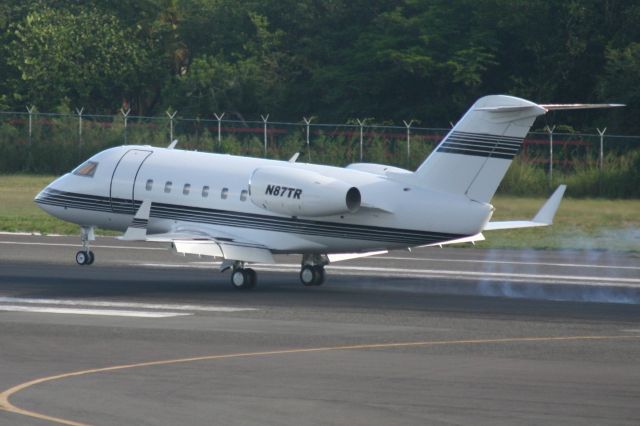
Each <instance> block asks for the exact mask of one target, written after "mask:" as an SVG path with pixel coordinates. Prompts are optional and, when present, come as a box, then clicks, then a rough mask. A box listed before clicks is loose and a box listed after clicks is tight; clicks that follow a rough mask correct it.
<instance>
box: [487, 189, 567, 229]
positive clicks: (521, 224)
mask: <svg viewBox="0 0 640 426" xmlns="http://www.w3.org/2000/svg"><path fill="white" fill-rule="evenodd" d="M566 189H567V185H560V186H559V187H558V189H556V190H555V192H554V193H553V194H552V195H551V197H549V199H548V200H547V201H546V202H545V203H544V205H543V206H542V207H541V208H540V210H538V213H536V215H535V216H534V217H533V219H531V220H508V221H499V222H489V223H487V224H486V225H485V227H484V231H495V230H497V229H516V228H534V227H537V226H549V225H551V224H553V218H554V216H555V215H556V212H557V211H558V208H559V207H560V202H561V201H562V196H563V195H564V191H565V190H566Z"/></svg>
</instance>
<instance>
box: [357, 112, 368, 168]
mask: <svg viewBox="0 0 640 426" xmlns="http://www.w3.org/2000/svg"><path fill="white" fill-rule="evenodd" d="M356 121H357V122H358V124H359V125H360V162H361V163H362V139H363V135H362V133H363V127H364V123H365V122H366V121H367V119H366V118H365V119H364V120H362V121H360V119H359V118H356Z"/></svg>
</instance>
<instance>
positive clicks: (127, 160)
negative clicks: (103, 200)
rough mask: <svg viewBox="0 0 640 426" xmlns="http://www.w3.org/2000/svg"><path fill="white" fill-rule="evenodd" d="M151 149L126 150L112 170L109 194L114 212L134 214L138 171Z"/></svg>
mask: <svg viewBox="0 0 640 426" xmlns="http://www.w3.org/2000/svg"><path fill="white" fill-rule="evenodd" d="M152 152H153V151H146V150H142V149H130V150H129V151H127V152H126V153H125V154H124V155H123V156H122V158H120V161H118V164H116V168H115V169H114V171H113V176H112V177H111V186H110V189H109V196H110V199H111V211H113V212H114V213H123V214H135V212H136V204H135V193H134V191H135V184H136V179H137V178H138V172H139V171H140V167H142V164H143V163H144V162H145V160H146V159H147V158H148V157H149V156H150V155H151V154H152Z"/></svg>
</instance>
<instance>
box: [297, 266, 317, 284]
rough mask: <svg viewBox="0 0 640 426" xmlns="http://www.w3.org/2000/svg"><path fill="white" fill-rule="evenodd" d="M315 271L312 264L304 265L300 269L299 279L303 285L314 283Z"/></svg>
mask: <svg viewBox="0 0 640 426" xmlns="http://www.w3.org/2000/svg"><path fill="white" fill-rule="evenodd" d="M317 275H318V274H317V272H316V269H315V267H313V266H312V265H304V266H303V267H302V269H301V270H300V281H301V282H302V284H303V285H305V286H312V285H316V284H315V283H316V279H317V278H316V277H317Z"/></svg>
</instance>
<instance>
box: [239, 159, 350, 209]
mask: <svg viewBox="0 0 640 426" xmlns="http://www.w3.org/2000/svg"><path fill="white" fill-rule="evenodd" d="M249 194H250V198H251V202H252V203H253V204H255V205H256V206H258V207H261V208H263V209H265V210H269V211H272V212H275V213H281V214H286V215H290V216H330V215H334V214H342V213H355V212H356V211H357V210H358V209H359V208H360V200H361V196H360V191H359V190H358V188H356V187H354V186H351V185H349V184H347V183H345V182H343V181H340V180H338V179H334V178H330V177H327V176H323V175H321V174H319V173H316V172H313V171H309V170H302V169H298V168H293V167H277V166H272V167H260V168H257V169H256V170H255V171H254V172H253V174H252V175H251V179H250V180H249Z"/></svg>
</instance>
